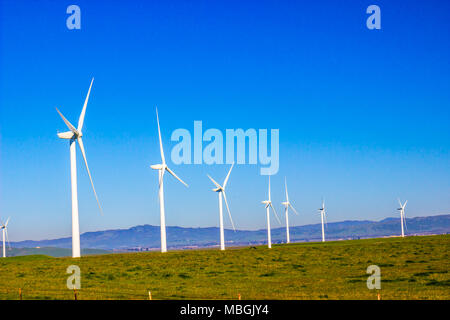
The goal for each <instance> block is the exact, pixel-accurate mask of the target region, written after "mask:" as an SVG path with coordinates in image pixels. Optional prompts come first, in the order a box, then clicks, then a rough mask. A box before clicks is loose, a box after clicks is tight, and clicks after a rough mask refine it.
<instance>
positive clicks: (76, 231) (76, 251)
mask: <svg viewBox="0 0 450 320" xmlns="http://www.w3.org/2000/svg"><path fill="white" fill-rule="evenodd" d="M93 82H94V78H92V81H91V85H90V86H89V91H88V93H87V96H86V100H85V101H84V105H83V109H82V111H81V115H80V118H79V120H78V128H75V127H74V126H73V125H72V124H71V123H70V122H69V121H68V120H67V119H66V118H65V117H64V116H63V115H62V113H61V112H60V111H59V110H58V108H56V111H57V112H58V113H59V115H60V116H61V118H62V119H63V121H64V123H65V124H66V125H67V127H68V128H69V129H70V131H66V132H62V133H58V137H59V138H61V139H67V140H70V142H69V144H70V178H71V188H72V258H79V257H80V224H79V219H78V191H77V161H76V146H75V145H76V142H78V145H79V147H80V150H81V154H82V155H83V159H84V164H85V165H86V170H87V173H88V175H89V179H90V181H91V186H92V190H94V195H95V199H96V200H97V204H98V207H99V209H100V213H101V214H103V212H102V207H101V206H100V202H99V201H98V197H97V192H96V191H95V187H94V182H93V181H92V176H91V173H90V171H89V166H88V163H87V160H86V152H85V151H84V145H83V139H82V138H81V137H82V136H83V133H82V131H81V130H82V129H83V123H84V116H85V114H86V106H87V103H88V100H89V95H90V93H91V88H92V83H93Z"/></svg>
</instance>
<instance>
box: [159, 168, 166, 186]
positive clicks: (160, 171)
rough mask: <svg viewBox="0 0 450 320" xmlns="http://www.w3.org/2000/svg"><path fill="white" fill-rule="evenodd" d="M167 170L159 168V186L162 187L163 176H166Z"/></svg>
mask: <svg viewBox="0 0 450 320" xmlns="http://www.w3.org/2000/svg"><path fill="white" fill-rule="evenodd" d="M165 171H166V170H164V169H162V170H158V174H159V187H160V188H161V184H162V181H163V176H164V172H165Z"/></svg>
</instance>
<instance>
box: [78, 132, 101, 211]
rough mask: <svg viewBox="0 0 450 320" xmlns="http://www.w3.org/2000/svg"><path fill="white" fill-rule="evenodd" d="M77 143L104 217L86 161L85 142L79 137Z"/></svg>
mask: <svg viewBox="0 0 450 320" xmlns="http://www.w3.org/2000/svg"><path fill="white" fill-rule="evenodd" d="M77 141H78V145H79V146H80V150H81V154H82V155H83V159H84V164H85V165H86V170H87V173H88V175H89V180H91V186H92V190H94V195H95V199H96V200H97V204H98V208H99V209H100V214H101V215H103V210H102V207H101V205H100V201H98V197H97V192H96V191H95V187H94V182H93V181H92V176H91V172H90V171H89V166H88V163H87V159H86V152H85V151H84V145H83V140H82V139H81V137H78V139H77Z"/></svg>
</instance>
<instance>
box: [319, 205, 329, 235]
mask: <svg viewBox="0 0 450 320" xmlns="http://www.w3.org/2000/svg"><path fill="white" fill-rule="evenodd" d="M319 212H320V216H321V218H322V242H325V229H324V221H325V222H326V219H327V218H326V216H325V215H326V210H325V201H324V200H322V208H319Z"/></svg>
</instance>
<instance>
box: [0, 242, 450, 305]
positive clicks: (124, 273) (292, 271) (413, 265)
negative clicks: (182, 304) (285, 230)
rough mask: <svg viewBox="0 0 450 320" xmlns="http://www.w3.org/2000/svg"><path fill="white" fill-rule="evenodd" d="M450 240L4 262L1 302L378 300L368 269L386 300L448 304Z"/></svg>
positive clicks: (1, 265) (1, 262)
mask: <svg viewBox="0 0 450 320" xmlns="http://www.w3.org/2000/svg"><path fill="white" fill-rule="evenodd" d="M449 252H450V235H442V236H421V237H407V238H404V239H402V238H386V239H370V240H352V241H337V242H326V243H299V244H290V245H286V244H284V245H274V246H273V248H272V249H267V247H265V246H259V247H246V248H234V249H229V250H227V251H225V252H221V251H219V250H188V251H169V252H168V253H165V254H161V253H158V252H146V253H127V254H110V255H98V256H87V257H82V258H81V259H72V258H51V257H47V256H42V255H34V256H24V257H11V258H5V259H0V299H18V298H19V288H21V290H22V296H23V299H73V298H74V294H73V292H72V291H70V290H68V289H67V287H66V281H67V277H68V276H69V275H68V274H66V268H67V267H68V266H69V265H72V264H75V265H78V266H79V267H80V269H81V289H80V290H79V292H78V298H79V299H148V291H149V290H151V293H152V297H153V299H237V298H238V294H240V295H241V297H242V299H376V298H377V292H376V290H368V289H367V286H366V281H367V278H368V276H369V275H368V274H366V269H367V267H368V266H369V265H372V264H375V265H378V266H379V267H380V268H381V290H380V292H381V297H382V299H447V300H448V299H450V274H449V272H448V271H449V270H448V269H449V265H450V262H449V256H448V254H449Z"/></svg>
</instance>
